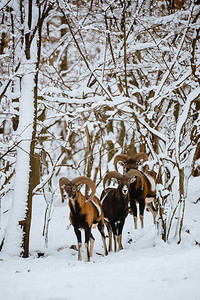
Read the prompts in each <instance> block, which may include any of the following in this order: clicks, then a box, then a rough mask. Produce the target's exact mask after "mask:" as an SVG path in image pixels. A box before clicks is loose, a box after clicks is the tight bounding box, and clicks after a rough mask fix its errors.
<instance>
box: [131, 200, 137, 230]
mask: <svg viewBox="0 0 200 300" xmlns="http://www.w3.org/2000/svg"><path fill="white" fill-rule="evenodd" d="M130 207H131V209H132V212H133V220H134V227H135V229H137V206H136V201H135V199H131V201H130Z"/></svg>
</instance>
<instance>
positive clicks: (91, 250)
mask: <svg viewBox="0 0 200 300" xmlns="http://www.w3.org/2000/svg"><path fill="white" fill-rule="evenodd" d="M94 241H95V238H94V237H93V235H92V233H91V235H90V257H92V253H93V248H94Z"/></svg>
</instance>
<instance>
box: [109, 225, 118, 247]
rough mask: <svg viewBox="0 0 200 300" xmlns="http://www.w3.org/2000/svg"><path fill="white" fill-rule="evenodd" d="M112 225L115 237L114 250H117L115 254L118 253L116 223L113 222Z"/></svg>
mask: <svg viewBox="0 0 200 300" xmlns="http://www.w3.org/2000/svg"><path fill="white" fill-rule="evenodd" d="M110 225H111V228H112V232H113V235H114V249H115V252H117V232H116V226H115V222H111V223H110Z"/></svg>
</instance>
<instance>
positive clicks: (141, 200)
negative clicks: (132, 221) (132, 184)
mask: <svg viewBox="0 0 200 300" xmlns="http://www.w3.org/2000/svg"><path fill="white" fill-rule="evenodd" d="M138 202H139V210H140V223H141V228H144V220H143V215H144V208H145V200H144V199H140V200H138Z"/></svg>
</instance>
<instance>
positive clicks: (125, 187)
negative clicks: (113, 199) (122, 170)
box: [119, 177, 130, 196]
mask: <svg viewBox="0 0 200 300" xmlns="http://www.w3.org/2000/svg"><path fill="white" fill-rule="evenodd" d="M119 189H120V191H121V193H122V195H123V196H127V195H128V193H129V190H130V180H129V179H128V178H125V177H124V178H122V179H121V180H119Z"/></svg>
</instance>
